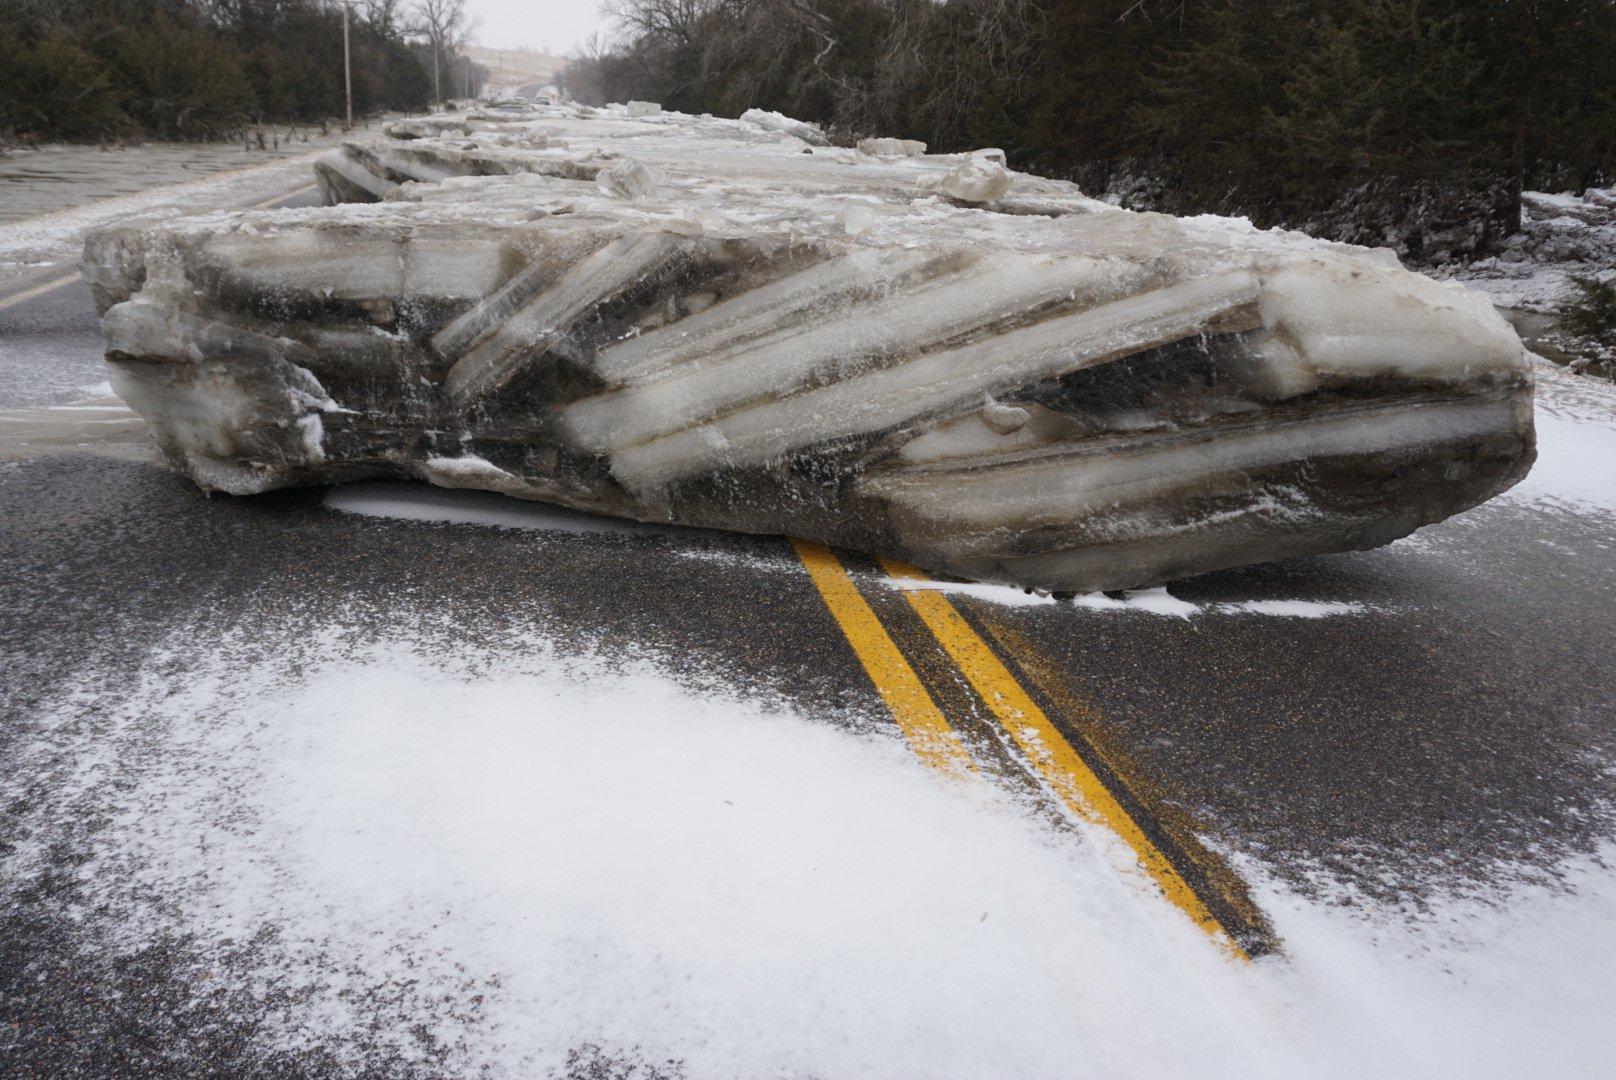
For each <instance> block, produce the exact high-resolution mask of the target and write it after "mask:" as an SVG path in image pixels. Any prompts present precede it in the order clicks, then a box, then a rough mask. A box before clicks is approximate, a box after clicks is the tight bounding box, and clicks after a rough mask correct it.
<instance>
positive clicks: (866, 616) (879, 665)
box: [791, 537, 976, 775]
mask: <svg viewBox="0 0 1616 1080" xmlns="http://www.w3.org/2000/svg"><path fill="white" fill-rule="evenodd" d="M791 546H792V547H794V548H796V549H797V557H798V558H800V559H801V560H802V564H803V566H805V567H807V568H808V576H809V577H810V578H812V579H813V583H814V586H815V587H816V588H817V589H818V590H819V595H820V596H821V597H823V598H824V600H825V606H826V607H828V608H830V613H831V615H832V616H834V617H835V619H836V622H837V625H839V626H840V627H841V628H842V633H843V634H844V635H846V637H847V640H848V643H849V644H850V645H852V646H853V652H854V653H856V654H857V655H858V658H859V663H861V664H863V665H864V670H865V671H866V672H867V673H868V674H869V676H870V681H871V682H873V683H875V688H876V690H877V691H878V692H879V693H880V694H881V700H883V701H885V702H886V705H887V708H888V709H890V710H891V711H892V715H893V717H894V718H895V719H896V720H897V722H898V728H899V729H900V730H901V731H902V732H903V734H904V737H905V738H906V739H908V740H909V745H910V746H911V747H913V748H914V751H915V754H916V755H917V756H918V757H919V758H920V760H922V761H924V762H925V763H926V764H928V765H932V766H934V767H936V768H938V769H942V770H943V771H944V772H948V773H953V774H956V775H964V774H965V773H968V772H971V771H974V770H975V768H976V767H975V765H973V764H972V762H971V758H970V755H969V754H968V753H967V752H966V750H965V747H964V745H963V744H961V742H960V739H959V735H958V734H957V733H956V732H955V731H954V729H953V728H952V727H950V726H949V723H948V718H947V717H945V716H944V715H943V714H942V710H940V709H938V708H937V703H936V702H934V701H933V700H932V698H931V695H930V694H929V693H927V692H926V688H925V686H924V685H922V684H921V682H920V676H918V675H916V674H915V669H914V668H913V667H911V666H910V665H909V661H908V660H906V659H904V656H903V653H902V652H900V651H899V650H898V646H897V645H896V644H894V642H893V640H892V637H891V635H889V634H888V633H887V631H886V627H884V626H882V625H881V620H880V619H879V618H877V617H876V614H875V612H874V611H873V610H871V608H870V605H869V603H868V602H866V601H865V599H864V597H863V596H861V595H860V594H859V591H858V586H857V585H854V584H853V579H852V578H851V577H849V576H848V573H847V569H846V568H845V567H843V566H842V564H841V561H840V560H839V559H837V558H836V556H835V554H834V553H833V552H832V551H831V550H830V548H828V547H826V546H825V545H824V544H816V543H813V542H812V541H808V540H798V539H797V538H795V537H793V538H792V540H791Z"/></svg>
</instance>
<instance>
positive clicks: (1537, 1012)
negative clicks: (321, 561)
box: [0, 633, 1616, 1080]
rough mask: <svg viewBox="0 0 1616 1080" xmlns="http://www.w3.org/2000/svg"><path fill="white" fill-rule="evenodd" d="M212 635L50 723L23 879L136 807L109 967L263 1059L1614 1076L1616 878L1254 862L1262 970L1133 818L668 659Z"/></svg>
mask: <svg viewBox="0 0 1616 1080" xmlns="http://www.w3.org/2000/svg"><path fill="white" fill-rule="evenodd" d="M197 644H198V643H197V642H187V641H183V640H175V641H172V642H170V643H169V645H168V650H167V653H166V655H160V656H157V657H154V658H153V662H151V663H149V664H147V665H145V666H144V670H147V671H149V672H153V673H154V674H151V675H149V676H147V677H146V678H145V679H144V680H143V681H142V682H141V684H140V685H138V686H137V687H134V688H133V689H128V690H124V689H110V690H109V689H105V688H98V687H96V685H95V684H94V683H93V681H91V680H89V679H87V678H86V679H81V680H79V681H78V682H77V684H76V688H75V689H74V690H73V691H72V692H70V693H69V694H67V695H66V696H65V697H64V698H63V700H62V701H61V702H60V703H59V704H58V706H57V707H56V708H55V709H54V710H53V711H52V712H51V713H50V715H49V716H48V717H47V718H46V722H45V724H44V725H43V728H42V730H43V732H44V734H43V735H42V737H41V738H40V740H39V741H38V742H36V744H35V746H34V748H33V750H32V751H31V752H32V754H33V755H34V756H35V758H36V759H37V761H30V762H27V763H25V764H27V765H28V766H30V768H29V770H27V771H30V772H32V774H33V776H34V777H36V778H39V777H44V778H46V779H45V781H44V782H45V783H46V784H47V785H48V791H47V792H45V793H44V794H45V797H39V793H37V792H36V794H35V796H34V797H33V798H31V799H30V802H29V807H30V809H29V810H28V811H27V812H26V815H25V819H24V820H23V821H22V822H21V825H22V828H21V829H20V830H19V837H22V838H23V842H22V843H21V844H19V846H18V849H17V852H16V853H15V854H14V855H13V856H12V857H11V858H10V860H9V862H8V863H7V864H0V865H3V866H4V869H3V871H0V875H3V876H0V884H4V886H5V887H6V889H7V890H8V891H9V889H10V888H15V887H16V886H18V885H19V884H22V883H25V882H26V881H27V880H28V879H29V877H30V875H31V874H33V873H35V872H36V871H38V870H39V869H40V868H41V867H42V866H43V865H44V862H45V861H46V860H47V858H48V856H47V854H46V852H47V851H48V849H49V845H50V844H51V843H52V842H54V841H56V840H60V839H62V838H64V837H68V836H72V835H83V834H82V829H83V827H84V823H85V822H86V821H93V820H95V819H96V817H97V815H98V814H100V813H105V814H107V815H108V817H107V819H106V825H105V827H103V828H101V829H99V830H98V831H96V832H94V833H93V839H92V840H90V841H89V843H90V846H91V855H92V857H91V858H90V859H89V860H88V861H87V862H85V863H84V864H83V865H82V866H80V867H79V868H78V869H77V871H76V873H77V876H78V878H79V879H80V881H81V882H82V883H83V886H84V888H85V890H86V891H85V894H84V896H83V898H82V902H81V903H80V905H79V906H78V908H77V909H75V910H74V911H72V912H70V913H69V914H70V915H71V916H72V917H73V918H75V919H77V920H79V921H80V922H81V923H82V924H83V925H84V926H85V927H86V928H88V930H89V933H90V941H91V942H92V943H93V945H92V946H90V953H91V955H93V954H94V952H95V951H96V950H99V949H103V948H111V949H112V950H113V951H114V952H118V951H129V952H133V951H135V950H139V949H141V948H144V947H148V946H150V945H151V944H152V943H153V942H154V941H161V940H165V939H180V938H183V939H188V940H189V945H187V946H184V947H185V948H188V949H189V950H191V955H192V957H193V961H192V963H193V967H194V973H195V974H196V976H197V979H196V991H195V992H196V993H197V994H198V995H209V994H212V995H236V996H237V997H236V1000H241V999H242V996H245V998H246V999H247V1000H256V1001H261V1002H264V1003H265V1005H266V1007H267V1009H268V1013H267V1015H268V1017H269V1019H268V1021H267V1023H266V1025H265V1026H263V1027H261V1028H259V1029H257V1030H258V1035H257V1036H256V1037H257V1038H259V1039H260V1040H263V1041H264V1042H265V1043H266V1045H270V1046H274V1047H277V1048H290V1049H296V1048H300V1047H313V1046H322V1045H331V1046H335V1047H336V1048H337V1051H338V1053H339V1054H340V1053H342V1047H343V1045H344V1040H347V1039H357V1037H358V1036H359V1035H361V1034H363V1035H364V1037H365V1039H369V1040H372V1041H374V1040H376V1039H380V1040H381V1041H382V1042H383V1043H384V1044H387V1045H390V1046H392V1047H393V1048H394V1049H396V1050H397V1051H398V1052H399V1053H400V1054H402V1055H404V1056H406V1057H409V1056H411V1055H420V1054H423V1053H425V1052H426V1050H425V1048H424V1047H423V1039H422V1036H423V1034H424V1035H426V1036H429V1037H430V1038H429V1040H428V1041H429V1042H431V1043H433V1044H435V1045H437V1046H440V1047H447V1048H449V1054H450V1056H449V1058H448V1059H447V1060H446V1061H444V1062H442V1063H441V1067H442V1068H443V1069H445V1070H446V1071H448V1072H451V1073H458V1074H469V1073H472V1072H477V1071H479V1070H484V1069H486V1070H487V1071H488V1073H489V1074H490V1075H495V1076H501V1075H509V1076H518V1075H539V1074H544V1073H546V1072H547V1071H549V1070H551V1069H554V1068H556V1067H558V1066H559V1064H560V1063H561V1061H562V1059H563V1057H564V1055H565V1053H566V1051H567V1050H568V1049H571V1048H576V1047H580V1046H584V1045H589V1044H593V1045H596V1046H600V1047H602V1048H604V1050H605V1052H606V1053H608V1054H610V1055H624V1056H626V1057H628V1058H633V1059H637V1060H643V1061H655V1062H662V1061H667V1060H676V1061H680V1062H682V1063H683V1067H682V1069H681V1070H680V1071H679V1072H678V1073H676V1074H675V1075H685V1076H688V1077H690V1078H692V1080H695V1078H707V1077H748V1078H756V1077H769V1076H782V1077H783V1076H803V1075H814V1076H819V1077H826V1078H834V1077H864V1076H882V1077H894V1078H896V1077H940V1076H948V1077H958V1078H966V1077H995V1078H998V1077H1011V1076H1024V1077H1065V1076H1070V1075H1072V1070H1073V1068H1074V1063H1081V1066H1082V1071H1083V1073H1084V1074H1086V1075H1097V1076H1149V1077H1163V1076H1191V1075H1193V1076H1198V1077H1207V1076H1230V1077H1232V1076H1242V1077H1286V1078H1289V1077H1295V1076H1299V1075H1306V1076H1320V1077H1330V1076H1342V1077H1347V1076H1352V1077H1357V1076H1363V1075H1373V1076H1381V1077H1399V1076H1409V1077H1414V1076H1422V1077H1423V1076H1429V1075H1478V1076H1480V1075H1509V1074H1512V1073H1513V1074H1524V1073H1528V1072H1530V1073H1531V1074H1535V1075H1557V1076H1570V1075H1594V1074H1595V1073H1596V1071H1597V1070H1598V1069H1599V1068H1600V1065H1599V1063H1600V1062H1601V1061H1605V1060H1608V1055H1609V1054H1611V1053H1612V1052H1616V1036H1613V1034H1612V1030H1611V1028H1610V1026H1609V1024H1608V1016H1609V1013H1610V1010H1611V1008H1612V1007H1613V1006H1616V1000H1613V999H1612V993H1611V987H1610V985H1609V983H1608V979H1606V978H1605V973H1607V972H1608V971H1610V970H1612V966H1613V964H1616V933H1613V931H1612V927H1611V925H1610V921H1609V919H1608V911H1609V910H1610V905H1611V903H1612V902H1613V901H1616V888H1613V885H1612V880H1611V877H1610V875H1609V873H1608V872H1607V871H1596V870H1595V869H1593V868H1591V867H1583V868H1575V869H1574V870H1573V872H1572V883H1573V885H1574V886H1575V887H1574V888H1572V889H1561V890H1551V889H1548V888H1546V887H1543V886H1536V887H1533V888H1531V889H1524V888H1517V889H1516V890H1515V891H1513V892H1510V893H1503V892H1501V893H1499V894H1497V895H1492V896H1485V897H1476V898H1470V899H1457V898H1456V899H1453V900H1452V901H1451V902H1448V903H1441V902H1439V903H1438V904H1437V905H1436V907H1435V908H1434V909H1433V910H1432V911H1430V912H1429V913H1428V914H1426V915H1425V916H1423V917H1421V918H1418V919H1413V920H1410V918H1409V916H1408V913H1405V912H1395V911H1383V912H1369V911H1366V910H1364V908H1363V907H1362V906H1361V905H1360V906H1356V907H1355V906H1352V905H1351V904H1350V903H1341V904H1332V903H1323V904H1320V903H1313V902H1308V901H1304V900H1302V899H1299V898H1298V897H1296V896H1295V895H1293V894H1291V893H1288V892H1286V891H1284V890H1283V889H1281V888H1280V887H1278V886H1276V885H1273V884H1271V883H1269V882H1268V881H1267V880H1266V879H1265V878H1264V876H1263V875H1262V873H1261V871H1260V869H1258V868H1255V867H1251V868H1248V872H1249V873H1250V875H1251V876H1252V878H1253V880H1254V881H1255V883H1256V886H1257V892H1258V899H1259V902H1261V903H1262V904H1263V905H1264V907H1265V908H1267V910H1268V911H1269V912H1270V913H1271V915H1272V916H1273V918H1274V921H1275V923H1276V926H1277V929H1278V931H1279V933H1280V936H1281V939H1282V941H1283V943H1284V946H1283V947H1284V949H1285V955H1284V956H1283V957H1272V958H1268V959H1265V960H1263V961H1260V962H1257V963H1255V964H1252V965H1246V964H1241V963H1239V962H1237V961H1235V960H1233V959H1232V958H1230V957H1228V956H1227V955H1226V954H1224V953H1223V952H1222V951H1220V950H1219V949H1218V948H1217V947H1216V946H1214V945H1212V944H1211V943H1209V942H1208V941H1207V940H1206V939H1205V938H1204V937H1203V936H1202V935H1201V933H1200V932H1199V930H1197V929H1196V928H1194V927H1193V926H1192V925H1191V924H1190V923H1189V922H1188V921H1187V920H1184V919H1183V918H1182V916H1181V915H1180V914H1179V913H1178V912H1177V911H1176V910H1175V909H1173V908H1172V907H1170V906H1169V905H1168V904H1167V903H1166V902H1165V901H1164V900H1162V899H1160V898H1159V897H1157V896H1155V895H1154V894H1152V893H1151V892H1149V891H1148V890H1147V889H1146V888H1145V887H1144V885H1143V884H1142V879H1140V878H1139V877H1138V875H1137V874H1135V873H1131V872H1128V871H1127V870H1126V869H1124V868H1122V864H1123V863H1124V862H1125V860H1124V859H1123V858H1122V856H1121V854H1120V851H1119V848H1118V846H1117V844H1116V842H1115V841H1114V840H1113V839H1111V838H1109V834H1105V833H1103V832H1096V831H1094V830H1092V829H1089V828H1087V827H1084V826H1081V825H1078V826H1076V828H1075V830H1068V829H1056V828H1052V827H1051V826H1050V825H1048V824H1046V823H1044V821H1043V819H1041V818H1039V817H1037V816H1035V815H1034V814H1033V813H1031V812H1030V811H1028V810H1027V809H1025V808H1024V807H1022V806H1021V805H1020V804H1019V803H1018V802H1017V801H1016V800H1015V799H1014V798H1013V797H1011V796H1009V795H1007V794H1005V793H1003V792H998V791H994V790H992V789H990V788H988V787H987V786H986V785H987V781H979V782H976V783H974V784H972V785H967V786H963V787H962V786H954V785H952V784H950V783H948V782H944V781H942V780H940V779H939V777H938V776H937V774H935V773H932V772H930V771H928V770H926V769H925V768H924V767H923V766H922V765H921V764H919V763H918V762H917V760H916V759H915V758H914V757H913V755H912V754H910V753H909V751H908V750H907V749H906V748H905V747H904V746H903V744H902V743H901V742H900V741H899V740H897V739H896V738H894V737H890V736H888V735H884V734H877V733H859V732H858V731H856V730H848V729H847V728H844V727H840V726H832V725H830V724H826V723H823V722H818V721H816V720H814V719H813V718H810V717H806V716H803V715H801V714H799V713H797V712H794V711H793V710H792V709H790V708H789V707H787V706H785V705H783V704H781V703H780V702H777V701H771V700H763V699H758V698H755V697H748V696H744V695H739V694H737V693H735V692H733V691H729V690H721V689H719V688H717V687H715V686H710V685H704V684H702V683H700V682H699V681H698V680H694V679H692V678H691V677H689V676H688V675H685V676H683V677H679V678H675V677H673V676H672V675H671V674H670V673H669V672H668V671H666V670H665V669H662V668H660V667H658V666H657V665H656V664H654V663H652V662H650V661H648V660H646V659H643V658H638V657H635V656H632V655H626V654H623V653H620V652H617V653H614V652H606V651H595V652H588V651H585V652H582V653H578V652H576V651H574V652H572V653H569V654H568V655H562V653H561V652H560V651H559V650H558V649H557V648H555V647H554V644H553V643H551V642H549V641H547V640H545V639H543V638H539V637H534V638H531V639H528V640H522V641H517V642H512V643H510V647H509V648H508V649H506V650H503V651H500V652H498V653H495V652H490V651H486V650H478V649H472V648H469V647H464V646H458V647H453V648H450V649H448V650H446V651H444V650H440V651H438V652H429V651H427V650H424V649H422V648H420V647H417V646H415V645H412V644H411V643H410V641H409V640H406V639H404V638H394V639H387V638H385V637H384V638H382V639H371V641H370V643H369V644H345V643H344V642H343V640H342V639H340V638H339V637H337V636H336V635H335V634H334V633H333V634H330V635H328V636H327V637H326V638H324V639H322V640H319V641H312V642H311V641H309V640H307V639H303V640H300V641H296V642H288V644H287V648H286V649H285V650H284V653H278V654H277V657H276V658H275V659H273V660H261V661H259V662H256V663H253V664H251V665H250V666H244V665H243V663H242V662H241V661H240V660H239V659H232V658H231V657H232V653H233V652H234V651H235V645H236V643H234V642H231V641H225V642H222V643H219V642H214V641H212V640H209V641H208V644H209V646H210V647H209V648H206V649H202V650H200V654H201V655H204V656H207V657H211V658H210V659H204V660H202V661H199V662H196V663H195V664H191V663H188V662H181V660H180V658H181V657H183V656H185V655H188V654H194V653H193V649H194V648H195V646H196V645H197ZM156 672H163V673H164V674H161V675H159V674H155V673H156ZM7 794H10V793H7ZM1342 899H1343V900H1346V901H1350V900H1351V899H1352V898H1351V897H1350V896H1349V897H1344V898H1342ZM242 942H256V943H257V944H256V945H255V947H254V948H253V949H252V950H250V951H249V952H247V953H246V954H245V955H246V956H248V957H249V958H250V960H249V961H248V962H246V963H245V964H229V963H223V964H221V963H219V962H218V961H219V958H220V957H221V956H224V955H230V956H237V957H239V956H241V955H243V954H241V953H240V952H239V951H236V950H238V948H239V944H240V943H242ZM182 970H183V969H182Z"/></svg>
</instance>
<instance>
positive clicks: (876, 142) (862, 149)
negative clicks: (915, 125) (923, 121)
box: [858, 139, 926, 157]
mask: <svg viewBox="0 0 1616 1080" xmlns="http://www.w3.org/2000/svg"><path fill="white" fill-rule="evenodd" d="M858 151H859V153H861V154H869V155H870V156H871V157H916V156H918V155H920V154H924V153H925V152H926V144H925V143H923V142H920V141H918V140H915V139H860V140H859V141H858Z"/></svg>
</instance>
